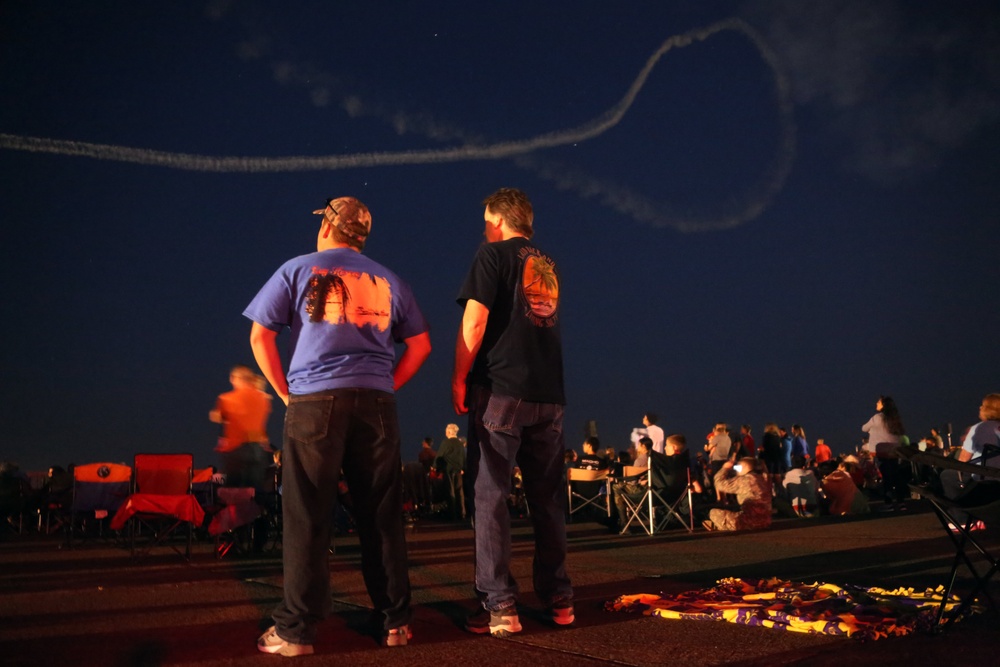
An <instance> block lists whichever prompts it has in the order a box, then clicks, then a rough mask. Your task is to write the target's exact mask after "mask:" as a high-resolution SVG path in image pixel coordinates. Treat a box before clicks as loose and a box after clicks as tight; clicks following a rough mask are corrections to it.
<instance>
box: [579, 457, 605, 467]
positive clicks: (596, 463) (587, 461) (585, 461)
mask: <svg viewBox="0 0 1000 667" xmlns="http://www.w3.org/2000/svg"><path fill="white" fill-rule="evenodd" d="M576 467H577V468H583V469H585V470H604V469H605V468H607V467H608V461H607V459H605V458H604V457H603V456H598V455H597V454H584V455H583V456H581V457H580V458H579V460H578V461H577V462H576Z"/></svg>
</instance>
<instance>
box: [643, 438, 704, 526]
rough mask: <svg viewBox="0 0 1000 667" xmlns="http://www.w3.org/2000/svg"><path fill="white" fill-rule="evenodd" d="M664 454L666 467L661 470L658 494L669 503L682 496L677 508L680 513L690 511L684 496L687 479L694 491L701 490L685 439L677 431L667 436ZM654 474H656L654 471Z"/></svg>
mask: <svg viewBox="0 0 1000 667" xmlns="http://www.w3.org/2000/svg"><path fill="white" fill-rule="evenodd" d="M666 454H667V457H666V462H665V463H666V467H665V468H664V469H663V471H662V483H663V486H662V489H660V495H661V497H662V498H663V500H664V501H666V502H668V503H670V504H671V505H673V503H674V502H675V501H676V500H677V499H678V498H681V497H682V496H683V497H684V500H683V501H682V502H681V504H680V505H679V506H678V508H677V509H678V511H679V512H680V513H681V514H682V515H683V514H687V513H688V512H690V511H691V507H690V506H689V505H688V503H687V497H686V496H687V487H688V481H689V480H690V483H691V485H692V491H693V492H694V493H696V494H700V493H701V492H702V486H701V482H700V481H699V480H698V476H697V474H696V472H695V470H694V468H693V465H692V462H691V452H690V450H688V448H687V439H686V438H685V437H684V436H683V435H681V434H679V433H674V434H671V435H669V436H667V440H666ZM655 476H657V475H656V473H655V472H654V477H655ZM654 483H656V484H657V486H659V482H655V479H654Z"/></svg>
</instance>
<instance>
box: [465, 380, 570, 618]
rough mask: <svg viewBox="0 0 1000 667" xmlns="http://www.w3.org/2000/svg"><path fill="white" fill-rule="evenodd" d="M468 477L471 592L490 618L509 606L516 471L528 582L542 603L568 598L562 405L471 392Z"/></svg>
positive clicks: (475, 389) (483, 391) (473, 389)
mask: <svg viewBox="0 0 1000 667" xmlns="http://www.w3.org/2000/svg"><path fill="white" fill-rule="evenodd" d="M470 393H471V404H470V407H469V446H468V461H467V463H466V467H467V473H468V475H469V477H470V478H471V481H472V487H473V489H474V491H475V493H474V496H473V501H472V504H473V506H474V508H475V518H476V520H475V533H476V590H477V592H478V594H479V595H480V597H481V599H482V602H483V606H484V607H485V608H486V609H489V610H490V611H498V610H501V609H506V608H509V607H513V606H514V604H515V602H516V600H517V594H518V588H517V582H516V581H515V580H514V577H513V576H512V575H511V573H510V560H511V555H510V551H511V545H510V510H509V508H508V506H507V499H508V497H509V496H510V492H511V479H512V474H513V470H514V466H515V465H517V466H518V467H519V468H520V469H521V475H522V478H523V482H524V493H525V498H526V499H527V501H528V508H529V509H530V512H531V521H532V525H533V528H534V533H535V556H534V560H533V562H532V579H533V583H534V587H535V593H536V594H537V595H538V597H539V599H540V600H541V602H542V604H545V605H549V604H552V603H554V602H557V601H560V600H572V599H573V587H572V585H571V583H570V580H569V576H568V575H567V574H566V515H565V507H564V505H565V501H566V475H565V472H564V468H563V450H564V449H565V445H564V444H563V432H562V421H563V406H561V405H556V404H553V403H532V402H529V401H522V400H520V399H517V398H511V397H509V396H498V395H496V394H492V393H491V392H490V391H489V390H487V389H484V388H482V387H471V388H470Z"/></svg>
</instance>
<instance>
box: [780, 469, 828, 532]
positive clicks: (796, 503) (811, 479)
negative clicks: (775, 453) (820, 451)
mask: <svg viewBox="0 0 1000 667" xmlns="http://www.w3.org/2000/svg"><path fill="white" fill-rule="evenodd" d="M781 483H782V485H784V487H785V492H786V493H787V494H788V501H789V502H790V503H791V504H792V509H793V510H795V513H796V514H797V515H798V516H803V517H807V516H812V514H811V512H812V511H813V510H815V509H816V507H817V505H818V503H817V498H816V488H817V487H818V486H819V484H818V483H817V481H816V474H815V473H814V472H813V471H812V470H811V469H810V468H809V465H808V463H807V462H806V459H805V457H804V456H799V455H795V456H793V457H792V469H791V470H789V471H788V472H787V473H786V474H785V478H784V479H783V480H782V482H781Z"/></svg>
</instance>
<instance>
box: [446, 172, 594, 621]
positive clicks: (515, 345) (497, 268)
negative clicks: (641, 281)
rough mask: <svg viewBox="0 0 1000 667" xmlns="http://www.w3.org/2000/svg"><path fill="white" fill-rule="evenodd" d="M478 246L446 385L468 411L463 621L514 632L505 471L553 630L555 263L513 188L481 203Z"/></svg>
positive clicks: (559, 371)
mask: <svg viewBox="0 0 1000 667" xmlns="http://www.w3.org/2000/svg"><path fill="white" fill-rule="evenodd" d="M483 204H484V206H485V207H486V208H485V211H484V214H483V219H484V220H485V223H486V229H485V236H486V243H485V244H483V245H481V246H480V247H479V250H478V251H477V253H476V256H475V258H474V259H473V262H472V268H470V269H469V273H468V275H467V276H466V278H465V282H464V284H463V285H462V288H461V290H460V291H459V295H458V304H459V305H460V306H462V307H463V308H464V314H463V316H462V324H461V328H460V329H459V333H458V340H457V341H456V344H455V369H454V373H453V374H452V379H451V391H452V403H453V406H454V408H455V412H456V413H457V414H465V413H468V414H469V453H468V465H467V470H468V474H469V475H470V477H471V478H472V479H471V481H472V488H473V492H474V495H473V500H472V506H473V508H474V516H475V539H476V591H477V594H478V595H479V597H480V601H481V604H482V609H480V610H479V611H478V612H476V613H474V614H472V615H471V616H470V617H469V618H468V619H467V620H466V628H467V629H468V630H469V631H471V632H475V633H478V634H485V633H487V632H489V633H490V634H492V635H494V636H498V637H506V636H508V635H510V634H511V633H514V632H519V631H520V630H521V623H520V621H519V619H518V615H517V608H516V606H515V605H516V602H517V595H518V587H517V583H516V582H515V581H514V577H513V576H512V575H511V567H510V566H511V553H510V552H511V541H510V513H509V511H508V509H507V497H508V495H509V494H510V479H511V473H512V471H513V469H514V467H515V466H518V467H519V468H520V470H521V475H522V478H523V483H524V493H525V496H526V499H527V502H528V506H529V507H530V508H531V520H532V523H533V527H534V534H535V556H534V564H533V580H534V587H535V593H536V594H537V595H538V597H539V598H540V599H541V601H542V603H543V604H544V605H545V606H546V608H547V612H548V614H549V616H550V618H551V619H552V620H553V621H554V622H555V623H556V624H558V625H569V624H571V623H573V621H574V620H575V617H574V614H573V588H572V585H571V583H570V579H569V576H568V575H567V574H566V517H565V509H564V504H565V500H566V499H565V493H566V487H565V484H566V476H565V473H564V469H563V450H564V449H565V444H564V439H563V410H564V406H565V403H566V399H565V395H564V389H563V361H562V337H561V334H560V327H559V308H558V306H559V287H560V285H559V276H558V273H557V271H556V266H555V263H554V262H553V261H552V260H551V259H550V258H549V257H548V255H546V254H545V253H544V252H542V251H541V250H539V249H538V248H537V247H536V246H535V245H534V244H533V243H532V242H531V237H532V235H533V234H534V230H533V228H532V222H533V217H534V214H533V212H532V207H531V202H530V201H529V200H528V197H527V195H525V194H524V193H523V192H521V191H520V190H516V189H512V188H503V189H500V190H497V191H496V192H495V193H493V194H492V195H490V196H489V197H487V198H486V199H485V200H484V201H483Z"/></svg>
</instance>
